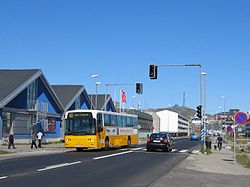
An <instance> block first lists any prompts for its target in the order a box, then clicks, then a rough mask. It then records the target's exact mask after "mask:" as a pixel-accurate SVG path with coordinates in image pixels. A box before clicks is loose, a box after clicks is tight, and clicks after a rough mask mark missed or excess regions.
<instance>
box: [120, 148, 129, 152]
mask: <svg viewBox="0 0 250 187" xmlns="http://www.w3.org/2000/svg"><path fill="white" fill-rule="evenodd" d="M120 150H121V151H127V150H129V148H124V149H120Z"/></svg>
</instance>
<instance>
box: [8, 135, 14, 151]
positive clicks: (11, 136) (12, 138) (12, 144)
mask: <svg viewBox="0 0 250 187" xmlns="http://www.w3.org/2000/svg"><path fill="white" fill-rule="evenodd" d="M11 146H12V147H13V149H16V148H15V145H14V135H13V133H11V134H10V136H9V146H8V149H10V147H11Z"/></svg>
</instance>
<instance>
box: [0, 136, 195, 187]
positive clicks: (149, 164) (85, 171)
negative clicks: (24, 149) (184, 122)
mask: <svg viewBox="0 0 250 187" xmlns="http://www.w3.org/2000/svg"><path fill="white" fill-rule="evenodd" d="M198 145H199V142H197V141H190V140H189V139H182V140H177V141H176V142H175V144H174V146H173V151H172V152H161V151H156V152H147V151H146V149H145V145H138V146H135V147H132V148H128V149H113V150H109V151H96V150H91V151H83V152H76V151H73V152H72V151H71V152H67V153H61V154H53V155H43V156H34V157H25V158H19V159H10V160H2V161H0V186H1V187H4V186H8V187H12V186H18V187H21V186H36V187H38V186H43V187H44V186H53V187H55V186H88V187H91V186H102V187H105V186H109V187H110V186H119V187H121V186H124V187H125V186H126V187H127V186H149V185H150V184H152V183H153V182H155V181H156V180H158V179H159V178H160V177H162V176H163V175H165V174H166V173H167V172H169V171H170V170H171V169H172V168H174V167H175V166H177V165H178V164H179V163H180V162H181V161H182V160H184V159H185V158H186V157H187V156H188V155H189V152H190V151H192V150H193V149H198V148H199V147H198Z"/></svg>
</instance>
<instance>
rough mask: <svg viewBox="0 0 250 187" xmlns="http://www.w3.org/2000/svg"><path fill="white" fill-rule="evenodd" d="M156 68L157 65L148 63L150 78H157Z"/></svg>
mask: <svg viewBox="0 0 250 187" xmlns="http://www.w3.org/2000/svg"><path fill="white" fill-rule="evenodd" d="M157 68H158V66H157V65H155V64H150V65H149V78H150V79H157Z"/></svg>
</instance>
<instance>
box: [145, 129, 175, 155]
mask: <svg viewBox="0 0 250 187" xmlns="http://www.w3.org/2000/svg"><path fill="white" fill-rule="evenodd" d="M172 144H173V143H172V139H171V137H170V135H169V134H168V133H152V134H151V135H150V137H148V139H147V151H152V150H157V149H161V150H162V151H172Z"/></svg>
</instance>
